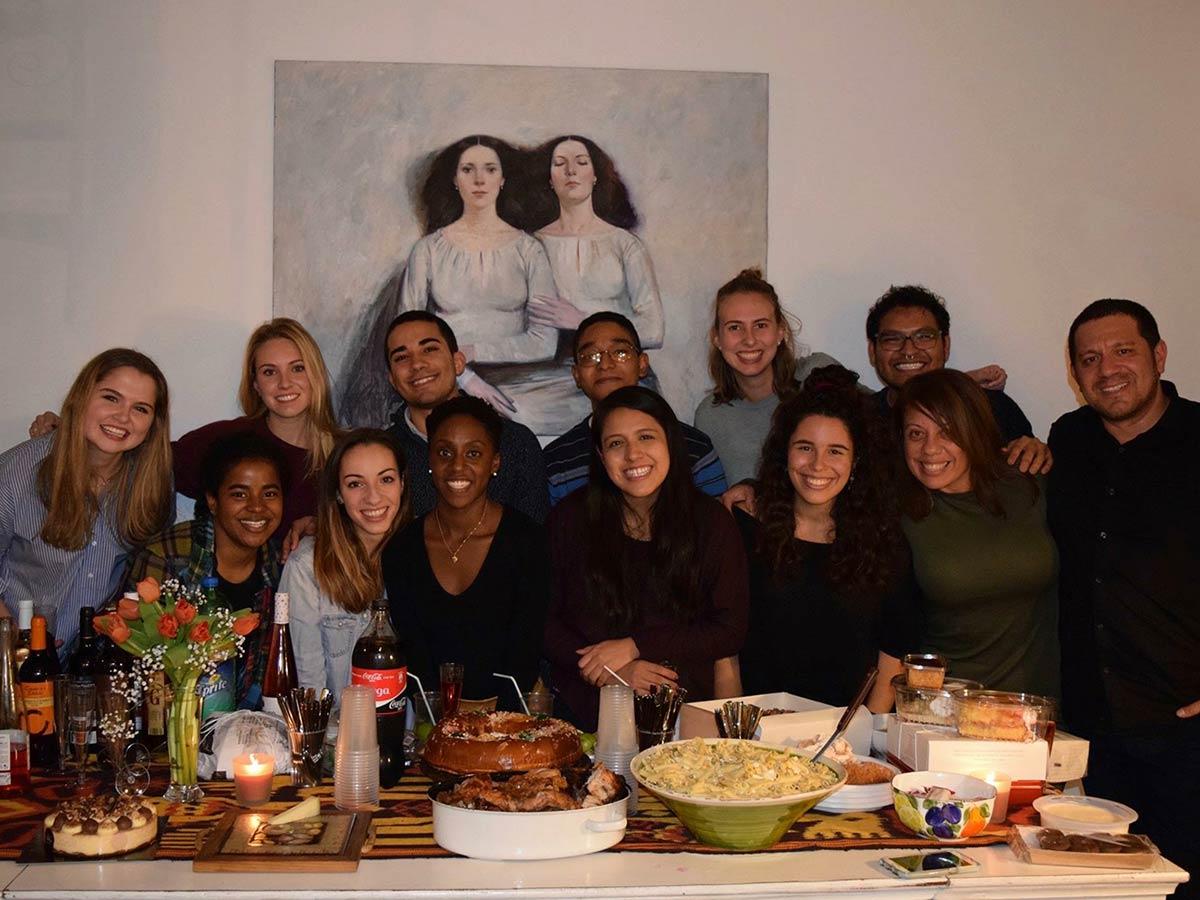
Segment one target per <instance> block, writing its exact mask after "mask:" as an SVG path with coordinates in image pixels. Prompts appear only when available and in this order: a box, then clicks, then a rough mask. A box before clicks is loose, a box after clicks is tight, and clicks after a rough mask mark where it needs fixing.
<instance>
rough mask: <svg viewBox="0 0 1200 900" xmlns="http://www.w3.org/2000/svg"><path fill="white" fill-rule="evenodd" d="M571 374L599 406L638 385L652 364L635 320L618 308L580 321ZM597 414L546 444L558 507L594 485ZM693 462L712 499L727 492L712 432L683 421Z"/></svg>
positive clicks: (696, 479)
mask: <svg viewBox="0 0 1200 900" xmlns="http://www.w3.org/2000/svg"><path fill="white" fill-rule="evenodd" d="M572 355H573V357H574V363H573V364H572V366H571V374H572V375H573V376H574V377H575V383H576V384H577V385H579V389H580V390H581V391H583V392H584V394H586V395H587V398H588V400H590V401H591V402H592V407H593V409H594V408H595V406H596V404H597V403H599V402H600V401H601V400H603V399H604V398H605V397H607V396H608V395H609V394H611V393H612V392H613V391H615V390H616V389H617V388H621V387H627V386H629V385H634V384H637V383H638V381H639V380H640V379H641V378H643V377H644V376H645V375H646V372H647V371H649V368H650V360H649V358H648V357H647V356H646V354H645V353H644V352H643V351H642V342H641V339H640V338H638V333H637V330H636V329H635V328H634V327H633V323H632V322H630V321H629V319H627V318H626V317H625V316H623V315H621V314H620V313H615V312H598V313H594V314H592V315H590V316H588V317H587V318H586V319H584V320H583V321H582V322H580V323H579V328H578V329H577V330H576V331H575V346H574V349H573V354H572ZM591 419H592V417H591V416H588V417H587V418H586V419H584V420H583V421H582V422H580V423H579V424H578V425H576V426H575V427H574V428H572V429H571V430H570V431H568V432H567V433H566V434H564V435H562V437H559V438H557V439H556V440H554V441H553V442H552V443H551V444H550V445H549V446H548V447H546V450H545V455H546V474H547V476H548V478H549V481H550V503H551V505H554V504H556V503H558V501H560V500H562V499H563V498H564V497H566V496H567V495H568V494H570V493H571V492H572V491H574V490H576V489H578V488H581V487H583V486H584V485H585V484H587V483H588V465H589V463H590V461H591V456H592V437H591V431H590V426H591ZM679 424H680V426H681V427H682V428H683V436H684V440H685V441H686V443H687V451H688V459H689V460H691V463H692V480H693V481H694V482H695V483H696V487H698V488H700V490H702V491H704V493H706V494H708V495H709V496H711V497H720V496H721V494H723V493H724V492H725V489H726V487H727V485H726V484H725V468H724V466H722V465H721V458H720V457H719V456H717V451H716V450H714V449H713V444H712V441H711V440H709V438H708V435H707V434H705V433H704V432H703V431H700V430H699V429H698V428H693V427H692V426H691V425H686V424H684V423H683V422H680V423H679Z"/></svg>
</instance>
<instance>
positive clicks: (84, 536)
mask: <svg viewBox="0 0 1200 900" xmlns="http://www.w3.org/2000/svg"><path fill="white" fill-rule="evenodd" d="M168 402H169V401H168V394H167V382H166V379H165V378H163V374H162V372H161V371H160V370H159V368H158V366H156V365H155V364H154V362H153V360H151V359H150V358H149V357H147V356H145V355H143V354H141V353H138V352H137V351H136V350H127V349H124V348H116V349H112V350H105V351H104V352H103V353H101V354H100V355H99V356H97V357H95V358H94V359H92V360H91V361H90V362H89V363H88V364H87V365H86V366H84V367H83V369H82V371H80V373H79V374H78V375H77V376H76V377H75V382H74V383H73V384H72V385H71V389H70V390H69V391H68V392H67V397H66V399H65V400H64V401H63V405H62V409H61V410H60V411H59V414H58V416H57V417H56V420H57V422H58V423H59V424H58V427H57V429H56V430H54V431H53V432H51V433H49V434H43V435H42V436H40V437H36V438H33V439H31V440H28V441H25V442H24V443H21V444H18V445H17V446H15V447H13V448H12V449H10V450H8V451H6V452H5V453H3V454H0V596H2V597H3V598H4V604H5V606H6V607H7V609H6V610H5V612H6V614H8V613H11V614H13V615H15V614H16V612H17V608H18V604H19V603H20V601H22V600H26V599H28V600H32V601H33V604H34V611H35V612H36V613H38V614H39V615H43V616H45V617H46V621H47V623H48V625H49V626H50V628H51V629H52V630H53V632H54V634H55V635H56V636H57V637H58V638H59V639H60V640H62V641H63V646H64V647H68V646H70V643H71V641H72V640H73V639H74V637H75V634H76V629H77V628H78V626H79V610H80V609H81V608H82V607H84V606H91V607H94V608H96V609H99V608H100V607H101V606H103V605H104V603H105V602H106V601H107V600H108V599H109V598H110V597H112V596H113V594H114V592H116V591H117V590H118V589H119V588H120V586H121V584H122V582H123V580H124V577H125V568H126V563H127V560H128V555H129V553H130V551H131V550H132V549H133V548H135V547H138V546H140V545H142V544H145V543H146V541H147V540H149V539H150V537H151V536H153V535H154V534H156V533H157V532H158V531H160V530H161V529H162V528H163V527H164V526H166V525H167V524H169V523H170V521H171V514H172V508H171V438H170V434H171V428H170V423H169V417H168ZM64 652H66V651H65V650H64Z"/></svg>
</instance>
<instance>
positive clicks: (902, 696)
mask: <svg viewBox="0 0 1200 900" xmlns="http://www.w3.org/2000/svg"><path fill="white" fill-rule="evenodd" d="M892 687H893V688H894V689H895V691H896V715H897V716H899V717H900V719H901V721H904V722H919V723H920V724H922V725H944V726H948V727H953V726H954V692H955V691H961V690H981V689H982V688H983V685H982V684H980V683H979V682H978V681H971V680H969V679H967V678H947V679H945V680H944V681H943V682H942V686H941V687H940V688H924V687H913V686H912V685H910V684H909V683H908V681H907V680H906V677H905V674H904V673H903V672H901V673H900V674H899V675H897V676H896V677H894V678H893V679H892Z"/></svg>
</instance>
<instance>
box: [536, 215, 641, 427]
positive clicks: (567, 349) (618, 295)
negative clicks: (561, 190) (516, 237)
mask: <svg viewBox="0 0 1200 900" xmlns="http://www.w3.org/2000/svg"><path fill="white" fill-rule="evenodd" d="M537 238H538V240H540V241H541V242H542V245H543V246H544V247H545V248H546V255H547V256H548V257H549V259H550V269H551V271H552V272H553V273H554V283H555V286H556V287H557V288H558V296H559V297H561V298H562V299H564V300H566V301H568V302H570V303H571V304H572V305H573V306H574V307H575V308H577V309H579V310H580V311H581V312H582V313H583V314H584V315H585V316H590V315H591V314H592V313H597V312H616V313H620V314H621V315H623V316H626V317H627V318H628V319H629V320H630V321H631V322H633V326H634V328H636V329H637V333H638V337H639V338H640V339H641V342H642V349H644V350H652V349H656V348H658V347H661V346H662V342H663V331H664V322H663V307H662V297H661V296H660V295H659V293H658V281H657V280H656V279H655V277H654V264H653V263H652V262H651V261H650V254H649V252H648V251H647V250H646V245H645V244H643V243H642V242H641V240H640V239H638V237H637V236H636V235H635V234H633V233H632V232H629V231H626V230H625V229H624V228H618V227H617V226H615V225H609V226H607V227H606V228H605V230H603V231H601V232H599V233H596V234H587V235H555V234H547V233H546V232H545V231H539V232H537ZM574 339H575V334H574V332H573V331H563V332H561V333H560V340H559V348H560V349H559V353H558V356H557V358H556V362H557V364H558V366H557V367H558V369H559V372H558V377H557V378H556V379H554V388H557V389H554V388H552V387H551V385H550V384H547V385H546V389H545V391H544V393H545V396H546V400H547V401H548V402H550V403H552V404H553V406H554V409H555V413H554V415H555V416H556V417H557V418H559V419H560V420H561V421H562V422H563V423H564V424H563V427H562V429H561V430H562V431H566V430H567V429H568V428H570V427H571V426H573V425H575V423H577V422H579V421H580V420H582V419H583V418H585V417H586V416H587V415H588V414H589V413H590V412H591V404H590V403H589V402H588V399H587V397H585V396H584V395H583V392H582V391H580V390H579V389H578V388H577V387H576V386H575V382H574V379H572V378H571V370H570V366H571V346H572V343H573V342H574ZM652 378H653V376H649V378H648V380H649V379H652Z"/></svg>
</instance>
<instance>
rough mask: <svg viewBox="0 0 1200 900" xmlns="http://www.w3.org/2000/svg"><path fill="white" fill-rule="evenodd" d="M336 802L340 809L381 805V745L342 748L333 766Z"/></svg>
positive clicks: (370, 807)
mask: <svg viewBox="0 0 1200 900" xmlns="http://www.w3.org/2000/svg"><path fill="white" fill-rule="evenodd" d="M333 803H334V805H335V806H336V807H337V808H338V809H373V808H375V807H377V806H378V805H379V747H378V746H376V747H375V748H374V749H373V750H362V751H354V750H348V751H341V750H339V751H338V753H337V754H336V758H335V761H334V767H333Z"/></svg>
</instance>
